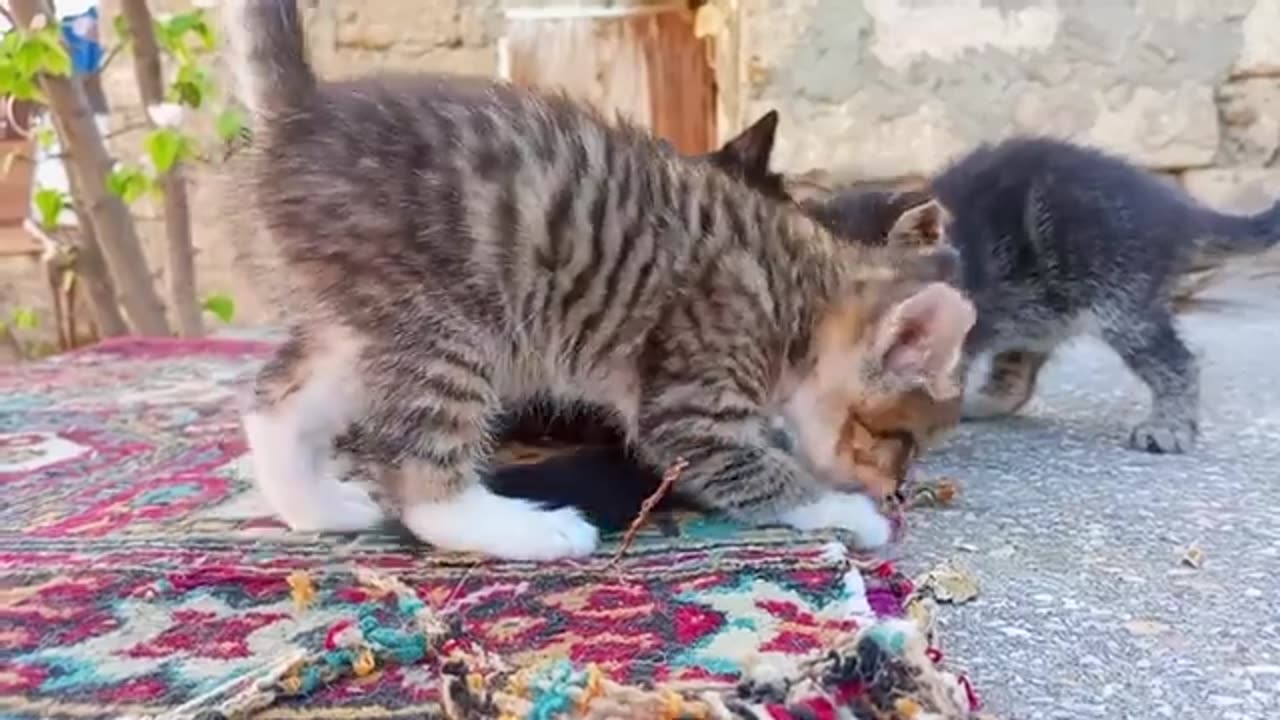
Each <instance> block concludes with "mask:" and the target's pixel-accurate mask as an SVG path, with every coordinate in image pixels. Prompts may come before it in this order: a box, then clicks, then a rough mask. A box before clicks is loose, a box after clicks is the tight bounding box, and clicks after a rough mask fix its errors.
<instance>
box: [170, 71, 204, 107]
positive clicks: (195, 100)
mask: <svg viewBox="0 0 1280 720" xmlns="http://www.w3.org/2000/svg"><path fill="white" fill-rule="evenodd" d="M212 90H213V80H212V78H211V77H210V76H209V73H207V72H205V71H204V70H203V69H202V68H200V67H199V66H198V65H195V64H193V63H184V64H183V65H182V66H181V67H179V68H178V75H177V77H175V78H174V80H173V84H172V85H170V86H169V99H170V100H172V101H174V102H178V103H181V104H183V105H186V106H188V107H193V108H198V107H200V106H201V105H203V104H204V99H205V98H207V97H208V96H209V94H210V92H212Z"/></svg>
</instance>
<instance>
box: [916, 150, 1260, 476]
mask: <svg viewBox="0 0 1280 720" xmlns="http://www.w3.org/2000/svg"><path fill="white" fill-rule="evenodd" d="M930 190H931V191H932V193H933V194H934V195H935V196H936V197H937V198H938V200H939V201H940V202H941V203H942V205H943V206H944V207H945V208H946V209H947V210H948V211H949V212H950V213H951V216H952V218H951V222H950V226H949V229H948V238H949V241H950V242H951V243H953V244H954V246H955V247H956V248H957V250H958V251H959V252H960V255H961V258H962V266H963V272H962V276H963V282H962V289H964V290H965V291H967V292H968V294H969V295H970V296H971V297H972V299H973V301H974V303H975V305H976V306H977V309H978V321H977V323H976V325H975V326H974V328H973V330H972V332H970V334H969V337H968V339H967V341H966V344H965V351H966V355H967V356H968V358H969V359H972V358H974V357H975V356H976V355H978V354H979V353H992V354H993V357H992V368H991V371H990V375H989V377H988V379H987V381H986V383H985V384H984V385H983V386H982V387H981V388H979V389H978V390H977V391H976V392H973V393H969V394H968V397H967V398H966V408H965V415H966V417H971V418H979V417H992V416H998V415H1005V414H1008V413H1012V412H1015V411H1017V410H1018V409H1019V408H1021V407H1022V406H1023V405H1024V404H1025V403H1026V402H1027V400H1028V399H1029V398H1030V397H1031V395H1032V392H1033V391H1034V389H1035V381H1036V377H1037V374H1038V373H1039V371H1040V368H1041V367H1042V366H1043V365H1044V363H1045V361H1046V360H1048V358H1049V356H1050V354H1051V353H1052V352H1053V351H1054V349H1055V348H1057V347H1058V346H1059V345H1060V344H1061V343H1062V342H1063V341H1064V340H1066V339H1068V338H1069V337H1071V336H1072V335H1075V334H1077V333H1079V332H1082V331H1085V332H1089V333H1091V334H1095V335H1097V336H1098V337H1100V338H1101V339H1102V340H1103V341H1105V342H1106V343H1107V344H1108V345H1110V346H1111V347H1112V349H1114V350H1115V351H1116V352H1117V353H1118V354H1119V355H1120V357H1121V358H1122V359H1123V360H1124V362H1125V363H1126V364H1127V365H1128V367H1129V369H1130V370H1132V371H1133V372H1134V374H1136V375H1137V376H1138V377H1139V378H1141V379H1142V381H1143V382H1144V383H1146V385H1147V386H1148V387H1149V388H1150V390H1151V395H1152V407H1151V411H1150V414H1149V416H1148V417H1147V418H1146V419H1145V420H1144V421H1142V422H1141V423H1140V424H1138V425H1137V426H1136V427H1135V428H1133V431H1132V433H1131V435H1130V438H1129V442H1130V445H1132V446H1133V447H1135V448H1138V449H1141V450H1147V451H1150V452H1172V453H1176V452H1183V451H1185V450H1187V449H1189V448H1190V447H1191V446H1192V444H1193V442H1194V440H1195V438H1196V436H1197V434H1198V411H1199V389H1200V386H1199V374H1198V370H1197V367H1196V361H1195V358H1194V357H1193V355H1192V354H1191V352H1190V351H1189V350H1188V349H1187V347H1186V345H1185V344H1184V343H1183V341H1182V339H1181V338H1180V337H1179V335H1178V331H1177V329H1176V328H1175V326H1174V322H1173V311H1172V309H1171V308H1170V302H1169V300H1170V294H1171V291H1172V289H1173V287H1174V285H1175V283H1176V282H1177V281H1178V280H1179V278H1180V277H1181V275H1182V274H1183V273H1184V272H1186V271H1187V270H1188V268H1189V267H1190V265H1191V263H1192V262H1193V260H1194V259H1196V258H1197V257H1201V256H1203V255H1205V254H1221V253H1225V254H1232V253H1252V252H1259V251H1261V250H1264V249H1266V248H1269V247H1271V246H1273V245H1275V244H1276V242H1277V241H1278V240H1280V203H1277V204H1276V205H1275V206H1273V207H1272V208H1271V209H1270V210H1267V211H1265V212H1261V213H1258V214H1256V215H1253V216H1250V217H1236V216H1231V215H1225V214H1223V213H1219V212H1215V211H1213V210H1211V209H1208V208H1206V207H1204V206H1202V205H1200V204H1198V203H1196V202H1195V201H1193V200H1191V199H1190V198H1189V197H1188V196H1186V195H1185V194H1184V193H1182V192H1180V191H1179V190H1177V189H1176V188H1173V187H1170V186H1169V185H1168V184H1166V183H1164V182H1162V181H1161V180H1159V179H1157V178H1155V177H1153V176H1152V175H1151V174H1149V173H1147V172H1145V171H1143V170H1140V169H1138V168H1136V167H1134V166H1133V165H1131V164H1129V163H1127V162H1125V161H1124V160H1121V159H1119V158H1116V157H1113V156H1110V155H1107V154H1104V153H1102V152H1098V151H1096V150H1092V149H1088V148H1084V147H1080V146H1077V145H1073V144H1071V143H1068V142H1064V141H1059V140H1049V139H1041V138H1017V139H1012V140H1008V141H1006V142H1003V143H1000V144H997V145H990V146H983V147H980V148H978V149H977V150H974V151H973V152H971V153H969V154H968V155H966V156H965V157H963V158H962V159H960V160H959V161H958V162H956V163H955V164H953V165H952V166H950V167H949V168H948V169H946V170H945V171H943V172H942V173H941V174H940V175H938V176H937V177H936V178H935V179H934V180H933V181H932V183H931V184H930Z"/></svg>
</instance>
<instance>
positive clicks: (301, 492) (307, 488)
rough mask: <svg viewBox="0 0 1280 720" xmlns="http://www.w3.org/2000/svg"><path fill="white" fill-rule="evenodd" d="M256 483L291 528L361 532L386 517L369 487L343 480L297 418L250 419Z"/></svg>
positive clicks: (246, 422) (246, 423)
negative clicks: (368, 489)
mask: <svg viewBox="0 0 1280 720" xmlns="http://www.w3.org/2000/svg"><path fill="white" fill-rule="evenodd" d="M244 429H245V437H246V439H247V440H248V441H249V448H250V453H249V462H250V465H251V467H252V468H253V480H254V482H255V483H256V484H257V486H258V489H259V490H260V491H261V492H262V496H263V498H265V499H266V501H267V505H268V506H270V507H271V509H272V510H273V511H274V512H275V514H276V515H277V516H278V517H279V518H280V519H281V520H283V521H284V523H285V524H286V525H288V526H289V527H290V528H292V529H294V530H298V531H305V532H358V531H360V530H368V529H370V528H373V527H377V526H378V525H379V524H381V523H382V522H383V521H384V519H385V514H384V513H383V512H382V508H381V507H379V506H378V504H377V503H376V502H374V500H373V498H372V497H370V496H369V493H368V491H366V490H365V489H364V488H362V487H360V486H358V485H353V484H351V483H344V482H339V481H338V479H337V477H338V476H337V475H336V474H334V473H333V472H332V470H333V468H332V467H329V463H328V462H327V460H326V458H325V457H324V454H323V453H322V452H321V450H320V449H319V448H317V447H315V446H314V444H310V443H308V442H307V441H306V433H304V432H301V431H300V430H299V429H298V427H297V418H296V416H290V415H285V416H284V417H276V418H268V417H264V416H262V415H260V414H256V413H251V414H249V415H246V416H245V419H244Z"/></svg>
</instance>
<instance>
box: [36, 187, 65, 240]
mask: <svg viewBox="0 0 1280 720" xmlns="http://www.w3.org/2000/svg"><path fill="white" fill-rule="evenodd" d="M35 203H36V211H37V212H39V213H40V226H41V227H43V228H44V229H46V230H53V229H54V228H56V227H58V216H59V215H61V214H62V211H63V210H65V209H67V194H66V193H64V192H62V191H61V190H56V189H54V188H40V189H39V190H36V194H35Z"/></svg>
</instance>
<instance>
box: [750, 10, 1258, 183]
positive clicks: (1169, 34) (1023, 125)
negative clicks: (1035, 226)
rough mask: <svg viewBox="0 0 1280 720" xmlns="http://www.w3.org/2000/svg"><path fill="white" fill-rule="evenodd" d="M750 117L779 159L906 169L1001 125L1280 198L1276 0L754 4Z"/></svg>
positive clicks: (866, 172)
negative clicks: (771, 129)
mask: <svg viewBox="0 0 1280 720" xmlns="http://www.w3.org/2000/svg"><path fill="white" fill-rule="evenodd" d="M744 8H745V10H746V12H745V14H744V17H743V25H742V31H741V32H742V42H743V46H744V47H745V48H747V53H746V57H745V58H744V62H745V64H746V67H747V71H746V72H745V73H744V76H745V78H746V80H745V87H743V88H741V91H742V92H743V94H744V96H745V97H744V99H743V106H744V108H745V109H744V113H745V115H747V116H751V115H754V114H758V113H761V112H764V111H765V110H767V109H769V108H774V107H776V108H779V109H780V110H781V111H782V116H783V125H782V128H781V130H780V133H781V136H780V140H779V146H778V150H777V152H778V155H777V158H778V162H779V164H780V165H781V166H782V167H783V168H785V169H787V170H789V171H792V172H805V171H813V170H826V171H830V172H831V173H833V174H835V175H836V176H838V177H841V178H845V179H850V180H866V181H883V180H893V179H899V178H912V177H919V176H923V175H927V174H929V173H931V172H933V171H936V170H937V169H938V167H939V166H940V165H942V164H943V163H945V162H946V161H947V160H949V159H951V158H953V157H955V156H956V155H958V154H960V153H963V152H965V151H966V150H967V149H969V148H971V147H972V146H974V145H975V144H977V143H980V142H982V141H989V140H995V139H998V138H1001V137H1003V136H1006V135H1009V134H1013V133H1035V134H1048V135H1056V136H1062V137H1069V138H1073V139H1076V140H1081V141H1084V142H1087V143H1090V144H1093V145H1096V146H1099V147H1102V148H1104V149H1108V150H1111V151H1114V152H1117V153H1120V154H1122V155H1124V156H1125V157H1128V158H1130V159H1131V160H1134V161H1136V162H1138V163H1140V164H1142V165H1145V166H1147V167H1150V168H1153V169H1157V170H1160V171H1163V172H1168V173H1172V174H1174V175H1176V176H1178V177H1179V178H1180V179H1181V180H1182V181H1183V183H1184V184H1185V185H1186V187H1187V188H1188V189H1190V190H1192V191H1193V192H1195V193H1196V194H1198V195H1200V196H1202V197H1204V198H1205V199H1206V200H1207V201H1209V202H1212V203H1215V204H1219V205H1221V206H1224V207H1257V206H1258V204H1259V203H1261V202H1262V201H1263V200H1264V199H1265V198H1267V197H1269V196H1270V195H1273V194H1280V167H1277V149H1278V148H1280V0H1217V1H1215V2H1198V1H1197V0H787V1H786V2H767V1H765V0H751V1H749V2H747V3H746V5H745V6H744Z"/></svg>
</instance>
